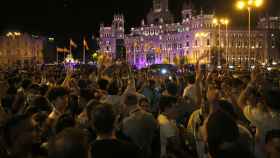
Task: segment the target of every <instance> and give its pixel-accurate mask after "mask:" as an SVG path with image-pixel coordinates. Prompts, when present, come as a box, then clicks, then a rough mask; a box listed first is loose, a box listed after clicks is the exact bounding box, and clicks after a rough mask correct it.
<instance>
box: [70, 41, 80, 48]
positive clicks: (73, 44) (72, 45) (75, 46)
mask: <svg viewBox="0 0 280 158" xmlns="http://www.w3.org/2000/svg"><path fill="white" fill-rule="evenodd" d="M70 47H74V48H77V47H78V46H77V44H76V43H75V42H74V41H73V40H72V39H70Z"/></svg>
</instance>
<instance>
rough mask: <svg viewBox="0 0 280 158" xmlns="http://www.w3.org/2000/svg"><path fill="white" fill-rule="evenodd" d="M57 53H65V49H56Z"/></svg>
mask: <svg viewBox="0 0 280 158" xmlns="http://www.w3.org/2000/svg"><path fill="white" fill-rule="evenodd" d="M56 51H57V52H64V49H63V48H59V47H57V48H56Z"/></svg>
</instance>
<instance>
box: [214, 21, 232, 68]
mask: <svg viewBox="0 0 280 158" xmlns="http://www.w3.org/2000/svg"><path fill="white" fill-rule="evenodd" d="M212 23H213V24H214V25H215V26H218V27H219V55H218V65H219V66H220V65H221V25H225V26H226V61H227V59H228V24H229V19H228V18H221V19H218V18H214V19H213V21H212Z"/></svg>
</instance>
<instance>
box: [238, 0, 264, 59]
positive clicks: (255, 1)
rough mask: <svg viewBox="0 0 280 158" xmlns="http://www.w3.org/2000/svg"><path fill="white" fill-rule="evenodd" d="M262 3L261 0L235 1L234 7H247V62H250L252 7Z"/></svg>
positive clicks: (259, 5) (240, 8) (257, 6)
mask: <svg viewBox="0 0 280 158" xmlns="http://www.w3.org/2000/svg"><path fill="white" fill-rule="evenodd" d="M262 5H263V0H241V1H238V2H237V3H236V7H237V9H239V10H243V9H247V11H248V35H249V37H248V39H249V41H248V42H249V44H248V45H249V50H248V54H249V64H250V63H251V59H252V57H251V12H252V9H253V8H259V7H261V6H262Z"/></svg>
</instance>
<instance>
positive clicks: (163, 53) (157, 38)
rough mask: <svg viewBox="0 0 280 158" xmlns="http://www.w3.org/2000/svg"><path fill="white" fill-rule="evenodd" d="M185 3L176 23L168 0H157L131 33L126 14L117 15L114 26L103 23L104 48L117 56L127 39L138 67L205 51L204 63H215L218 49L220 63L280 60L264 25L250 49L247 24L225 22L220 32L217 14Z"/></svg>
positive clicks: (189, 57)
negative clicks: (126, 27)
mask: <svg viewBox="0 0 280 158" xmlns="http://www.w3.org/2000/svg"><path fill="white" fill-rule="evenodd" d="M182 6H183V7H182V12H181V14H182V21H180V22H177V23H176V22H174V17H173V15H172V13H170V11H169V8H168V0H154V2H153V8H152V10H151V11H150V12H149V13H148V15H147V18H146V19H147V20H146V21H147V23H145V20H143V21H142V23H141V26H139V27H137V28H131V31H130V33H129V34H125V32H124V22H125V20H124V17H123V15H115V16H114V19H113V22H112V25H111V26H109V27H106V26H104V24H101V26H100V43H99V44H100V49H101V51H102V52H104V53H106V54H108V55H109V56H111V57H112V58H115V57H116V53H117V52H116V51H117V50H116V41H117V40H118V39H124V41H125V42H124V45H125V48H126V57H127V60H128V62H129V63H130V64H133V65H137V66H138V67H145V66H147V65H150V64H155V63H163V62H164V61H168V62H169V63H171V64H174V63H176V61H178V60H177V59H187V61H188V63H195V62H196V61H197V59H198V57H199V56H201V54H203V53H208V55H209V56H208V58H207V59H206V60H204V61H203V63H211V62H212V61H211V60H212V59H213V56H214V54H215V52H216V54H217V53H218V54H219V55H218V61H219V62H220V63H219V64H222V62H221V61H222V59H223V60H224V61H226V64H232V65H249V64H254V63H255V62H268V60H269V59H271V58H273V60H276V61H279V56H274V55H271V54H270V52H279V50H277V49H276V47H270V46H269V45H270V44H269V41H270V40H271V39H272V38H271V37H270V36H268V34H267V31H266V30H265V29H264V28H263V27H258V28H257V29H255V30H252V31H251V44H250V45H251V49H250V51H249V40H248V39H249V36H248V29H247V28H244V29H232V28H230V27H229V29H228V31H227V33H226V29H225V26H221V27H220V34H219V29H218V27H217V26H216V25H214V24H213V20H214V18H215V15H214V14H205V13H203V11H202V10H201V11H200V13H198V14H195V11H194V10H193V6H192V4H191V3H185V4H183V5H182ZM260 26H261V25H260ZM219 35H220V36H219ZM219 40H220V41H219ZM276 54H277V53H276ZM272 56H273V57H272ZM224 64H225V63H224Z"/></svg>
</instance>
